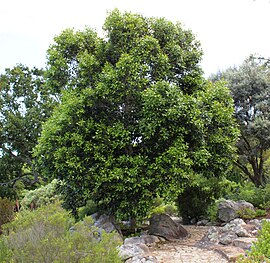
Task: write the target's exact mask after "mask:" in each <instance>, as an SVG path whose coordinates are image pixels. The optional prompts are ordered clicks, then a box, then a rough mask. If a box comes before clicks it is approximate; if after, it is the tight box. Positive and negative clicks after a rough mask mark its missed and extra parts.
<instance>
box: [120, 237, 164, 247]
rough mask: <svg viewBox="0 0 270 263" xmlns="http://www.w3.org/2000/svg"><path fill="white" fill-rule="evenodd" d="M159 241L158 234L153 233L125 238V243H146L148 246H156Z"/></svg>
mask: <svg viewBox="0 0 270 263" xmlns="http://www.w3.org/2000/svg"><path fill="white" fill-rule="evenodd" d="M157 243H160V240H159V238H158V237H157V236H153V235H142V236H138V237H130V238H126V239H125V240H124V245H134V244H145V245H147V246H155V245H156V244H157Z"/></svg>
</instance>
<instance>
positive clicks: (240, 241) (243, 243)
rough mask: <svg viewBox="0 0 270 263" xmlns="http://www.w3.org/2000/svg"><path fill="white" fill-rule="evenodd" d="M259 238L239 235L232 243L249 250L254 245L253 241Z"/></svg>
mask: <svg viewBox="0 0 270 263" xmlns="http://www.w3.org/2000/svg"><path fill="white" fill-rule="evenodd" d="M256 241H257V238H254V237H253V238H246V237H239V238H236V239H235V240H233V242H232V244H233V245H234V246H235V247H240V248H242V249H244V250H249V249H250V247H251V246H252V244H253V242H256Z"/></svg>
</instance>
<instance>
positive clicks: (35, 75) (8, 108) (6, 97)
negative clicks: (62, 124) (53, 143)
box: [0, 65, 53, 195]
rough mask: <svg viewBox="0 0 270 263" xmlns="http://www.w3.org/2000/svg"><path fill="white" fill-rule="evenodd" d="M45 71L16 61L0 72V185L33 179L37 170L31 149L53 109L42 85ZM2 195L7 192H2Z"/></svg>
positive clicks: (9, 185) (35, 177)
mask: <svg viewBox="0 0 270 263" xmlns="http://www.w3.org/2000/svg"><path fill="white" fill-rule="evenodd" d="M43 74H44V72H43V71H42V70H38V69H35V68H34V69H32V70H31V69H29V68H28V67H26V66H23V65H18V66H16V67H14V68H13V69H6V71H5V73H4V74H2V75H1V76H0V185H1V187H2V190H4V189H5V188H6V189H9V188H12V187H13V186H14V184H15V183H16V181H17V180H19V179H20V180H24V181H26V182H27V184H28V183H29V182H34V181H36V180H37V177H38V174H37V171H36V170H35V168H34V165H33V161H32V149H33V148H34V146H35V145H36V143H37V138H38V136H39V135H40V133H41V125H42V122H44V121H45V120H46V119H47V118H48V116H49V115H50V113H51V112H52V101H53V99H52V98H51V97H50V95H49V93H48V92H47V90H46V88H45V86H44V78H43ZM1 194H3V195H5V194H7V193H3V192H2V193H1Z"/></svg>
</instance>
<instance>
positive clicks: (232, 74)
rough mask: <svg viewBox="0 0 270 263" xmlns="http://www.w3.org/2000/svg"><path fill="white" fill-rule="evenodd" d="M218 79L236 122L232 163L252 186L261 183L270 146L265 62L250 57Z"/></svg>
mask: <svg viewBox="0 0 270 263" xmlns="http://www.w3.org/2000/svg"><path fill="white" fill-rule="evenodd" d="M216 77H217V76H216ZM218 78H219V79H220V78H224V79H225V80H226V81H227V83H228V87H229V88H230V90H231V94H232V96H233V99H234V104H235V112H236V113H235V114H236V118H237V120H238V122H239V124H240V130H241V137H240V140H239V142H238V144H237V146H238V153H239V158H238V161H237V162H236V165H237V166H238V167H239V168H240V169H241V170H242V171H243V172H244V174H245V175H246V176H248V178H250V180H251V181H252V182H253V183H254V184H255V185H256V186H261V185H264V184H265V183H266V180H267V178H266V174H265V169H264V163H265V160H266V157H267V155H266V151H267V150H268V149H269V148H270V68H269V65H267V63H265V61H264V60H258V59H256V58H254V57H253V56H251V57H250V58H249V59H247V60H246V61H245V62H244V63H243V64H242V65H241V66H239V67H234V68H229V69H228V70H226V71H224V72H221V73H220V74H219V75H218Z"/></svg>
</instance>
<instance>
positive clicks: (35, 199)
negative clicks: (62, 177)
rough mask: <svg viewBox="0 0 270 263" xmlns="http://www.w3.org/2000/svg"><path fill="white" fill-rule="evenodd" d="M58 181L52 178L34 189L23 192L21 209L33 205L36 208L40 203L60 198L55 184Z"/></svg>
mask: <svg viewBox="0 0 270 263" xmlns="http://www.w3.org/2000/svg"><path fill="white" fill-rule="evenodd" d="M58 184H59V181H58V180H56V179H54V180H53V181H52V182H51V183H49V184H47V185H45V186H41V187H39V188H37V189H35V190H27V191H25V192H24V193H23V198H22V200H21V202H20V204H21V207H22V209H28V208H31V206H33V207H34V208H38V207H40V206H42V205H47V204H50V203H52V202H54V201H56V200H58V199H59V198H60V196H59V195H58V194H57V186H58Z"/></svg>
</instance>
